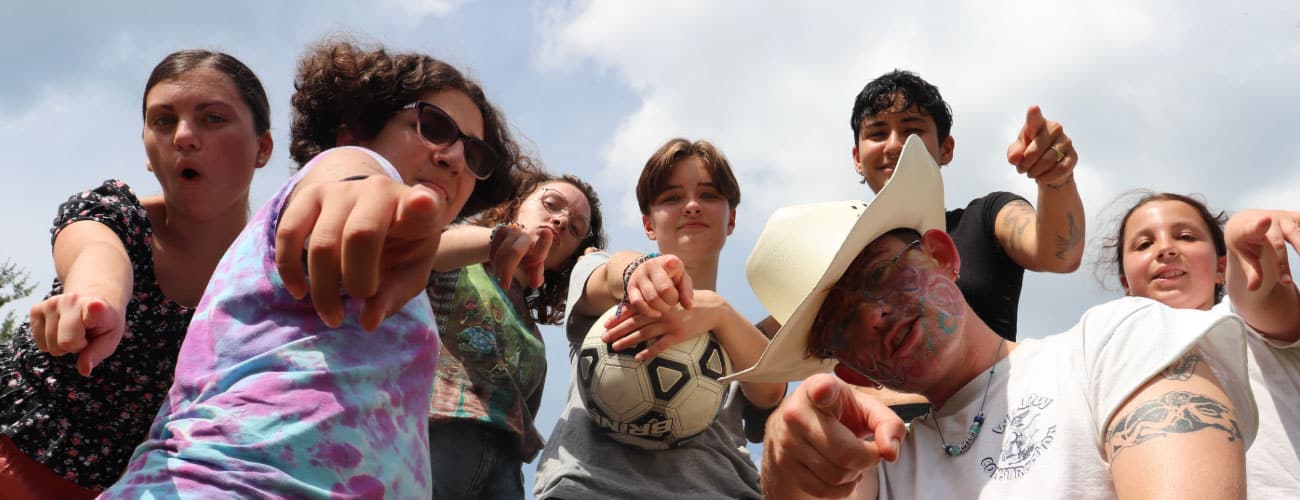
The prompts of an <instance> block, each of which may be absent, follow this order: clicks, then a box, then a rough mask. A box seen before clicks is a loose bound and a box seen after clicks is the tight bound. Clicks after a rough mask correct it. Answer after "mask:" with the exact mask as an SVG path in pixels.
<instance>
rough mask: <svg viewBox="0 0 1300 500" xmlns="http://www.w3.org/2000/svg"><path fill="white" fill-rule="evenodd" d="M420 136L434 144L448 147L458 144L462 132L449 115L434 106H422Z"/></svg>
mask: <svg viewBox="0 0 1300 500" xmlns="http://www.w3.org/2000/svg"><path fill="white" fill-rule="evenodd" d="M420 134H421V135H423V136H424V138H425V139H427V140H428V141H429V142H431V143H433V144H437V145H439V146H446V145H448V144H451V143H453V142H456V136H458V135H460V130H459V129H457V127H456V122H455V121H452V119H451V117H450V116H447V113H443V112H442V110H440V109H438V108H435V107H433V106H420Z"/></svg>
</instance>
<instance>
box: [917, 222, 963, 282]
mask: <svg viewBox="0 0 1300 500" xmlns="http://www.w3.org/2000/svg"><path fill="white" fill-rule="evenodd" d="M921 247H922V248H924V249H925V253H926V254H927V255H929V256H930V258H932V259H934V260H935V262H938V263H939V266H940V267H943V268H944V269H947V270H948V271H949V272H951V273H953V275H954V276H956V275H957V274H958V273H959V272H960V271H961V255H958V254H957V245H956V244H955V243H953V242H952V237H951V236H948V233H946V232H944V231H942V230H939V229H931V230H929V231H926V232H925V234H923V235H921ZM953 279H954V280H955V279H956V278H953Z"/></svg>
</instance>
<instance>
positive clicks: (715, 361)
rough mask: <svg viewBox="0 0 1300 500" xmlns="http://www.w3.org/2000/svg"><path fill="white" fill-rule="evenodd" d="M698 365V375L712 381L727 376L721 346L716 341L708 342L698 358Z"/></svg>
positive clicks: (725, 362)
mask: <svg viewBox="0 0 1300 500" xmlns="http://www.w3.org/2000/svg"><path fill="white" fill-rule="evenodd" d="M699 364H700V374H701V375H704V376H705V377H709V378H711V379H713V380H718V379H721V378H722V377H724V376H726V374H727V373H726V372H727V361H726V359H725V358H724V357H723V354H722V346H721V345H719V344H718V342H717V341H713V340H710V341H709V345H708V346H706V347H705V348H704V354H703V355H701V356H700V359H699Z"/></svg>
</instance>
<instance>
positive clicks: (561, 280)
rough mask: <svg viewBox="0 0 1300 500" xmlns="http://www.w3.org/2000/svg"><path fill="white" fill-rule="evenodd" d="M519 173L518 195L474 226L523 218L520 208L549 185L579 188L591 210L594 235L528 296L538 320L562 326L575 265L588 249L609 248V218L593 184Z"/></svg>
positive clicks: (485, 213) (532, 172)
mask: <svg viewBox="0 0 1300 500" xmlns="http://www.w3.org/2000/svg"><path fill="white" fill-rule="evenodd" d="M515 173H516V177H517V179H518V185H517V187H516V188H515V192H514V195H513V196H511V197H510V199H509V200H507V201H506V202H505V203H501V204H499V205H497V206H495V207H492V208H489V209H487V210H484V211H483V212H481V213H479V214H478V215H476V216H474V217H472V218H470V219H469V221H468V222H469V223H470V224H474V225H477V226H483V227H492V226H495V225H497V224H501V223H506V222H510V221H513V220H515V219H516V218H517V217H518V215H519V206H520V205H521V204H522V203H523V201H524V200H525V199H527V198H528V196H529V195H531V194H533V192H534V191H537V190H538V189H540V188H542V187H543V186H545V185H547V184H552V183H556V182H563V183H567V184H570V185H572V186H573V187H575V188H578V190H579V191H582V194H583V196H586V197H587V205H588V206H590V207H591V221H590V223H591V234H590V235H589V236H587V237H586V238H584V239H583V240H582V241H580V242H578V247H577V248H576V249H575V250H574V251H573V255H570V256H569V258H568V259H567V260H565V261H564V264H563V265H561V266H560V269H547V270H546V271H545V272H544V273H543V274H544V276H545V282H544V283H543V284H542V287H541V288H536V289H531V290H529V291H528V292H527V294H526V296H525V299H526V301H527V302H528V309H529V313H530V314H532V316H533V320H534V321H536V322H538V323H542V324H547V325H558V324H560V323H562V322H563V320H564V306H565V299H566V298H567V297H568V295H569V276H570V274H571V273H572V272H573V265H574V264H577V262H578V257H580V256H582V253H583V252H584V251H585V250H586V249H587V248H591V247H594V248H600V249H604V248H605V244H606V241H605V219H604V217H603V216H602V215H601V213H600V196H597V195H596V190H595V189H593V188H592V187H591V185H590V184H587V183H586V182H585V181H583V180H582V179H579V178H578V177H575V176H573V175H569V174H565V175H561V176H559V177H556V176H553V175H551V174H548V173H546V172H544V171H541V170H539V169H536V168H523V169H519V170H516V171H515Z"/></svg>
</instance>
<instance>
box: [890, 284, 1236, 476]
mask: <svg viewBox="0 0 1300 500" xmlns="http://www.w3.org/2000/svg"><path fill="white" fill-rule="evenodd" d="M1244 330H1245V326H1244V324H1243V323H1242V322H1241V320H1240V318H1238V317H1237V316H1235V315H1232V314H1230V313H1228V312H1225V311H1197V310H1178V309H1172V308H1169V307H1166V306H1164V305H1162V304H1160V303H1158V302H1155V301H1152V300H1148V299H1142V298H1125V299H1120V300H1116V301H1113V302H1110V303H1107V304H1103V305H1100V306H1097V307H1094V308H1092V309H1090V310H1088V312H1086V313H1085V314H1084V315H1083V318H1082V319H1081V320H1080V321H1079V323H1078V324H1076V325H1075V326H1074V327H1072V328H1070V330H1068V331H1066V332H1065V333H1061V334H1058V335H1054V336H1050V337H1046V338H1042V339H1028V340H1025V341H1023V342H1021V343H1020V344H1019V345H1018V347H1017V348H1016V349H1015V350H1014V351H1012V352H1011V354H1010V355H1009V356H1007V357H1006V358H1003V359H1002V360H1001V361H999V362H998V364H997V369H996V371H995V375H994V376H993V377H992V380H991V382H990V377H989V376H988V375H987V372H986V373H985V374H982V375H981V376H978V377H976V378H975V379H973V380H971V381H970V382H969V383H968V384H966V386H964V387H963V388H962V389H960V390H959V391H958V392H957V393H956V394H955V395H954V396H953V397H952V398H950V399H949V400H948V401H947V402H945V403H944V406H943V408H942V409H940V410H938V412H937V413H936V414H934V415H929V416H926V417H923V418H921V419H918V420H916V421H913V423H912V425H911V428H910V433H909V434H908V436H907V439H905V440H904V442H903V446H902V450H901V453H900V454H899V460H898V461H897V462H895V463H887V462H884V463H882V466H881V467H880V469H879V478H880V487H881V488H880V498H882V499H889V498H899V499H912V498H917V499H927V498H989V499H994V498H1084V499H1086V498H1114V497H1115V488H1114V483H1113V482H1112V481H1111V476H1110V467H1109V464H1108V463H1107V462H1106V458H1105V453H1104V451H1103V448H1102V437H1103V436H1104V435H1105V427H1106V425H1107V423H1109V421H1110V419H1111V417H1112V415H1113V414H1114V413H1115V412H1116V411H1117V410H1118V409H1119V408H1120V406H1121V405H1122V404H1123V403H1124V401H1125V400H1126V399H1127V398H1128V397H1129V395H1130V394H1132V393H1133V392H1134V391H1135V390H1137V389H1138V388H1140V387H1141V386H1142V385H1143V384H1144V383H1145V382H1146V381H1148V380H1149V379H1151V378H1152V377H1153V376H1156V375H1157V374H1158V373H1159V372H1160V371H1161V370H1162V369H1164V368H1165V367H1166V366H1168V365H1169V364H1171V363H1173V362H1174V361H1175V360H1176V359H1178V357H1180V356H1181V355H1183V354H1184V353H1186V352H1187V351H1188V350H1190V349H1192V348H1193V347H1199V348H1200V349H1201V351H1202V357H1203V359H1204V360H1205V362H1206V364H1207V365H1208V366H1209V367H1210V369H1211V370H1213V372H1214V374H1215V376H1216V377H1217V378H1218V380H1219V381H1220V383H1221V385H1222V386H1223V389H1224V391H1225V392H1226V393H1227V394H1228V396H1229V398H1230V399H1231V400H1232V403H1233V406H1234V407H1235V408H1236V412H1237V422H1238V424H1239V426H1240V430H1241V433H1242V435H1243V437H1244V440H1245V444H1246V445H1247V446H1249V444H1250V443H1251V441H1252V440H1253V439H1254V438H1255V432H1256V422H1257V417H1256V413H1255V402H1254V400H1253V397H1252V395H1251V393H1250V388H1249V383H1248V381H1247V375H1246V359H1245V357H1246V356H1245V354H1246V352H1245V345H1244V341H1243V338H1244V336H1243V333H1244ZM985 384H991V385H990V386H989V394H988V403H987V405H986V407H985V412H984V413H985V417H986V420H985V422H984V426H983V430H982V432H981V433H980V435H979V436H978V438H976V439H975V441H974V443H973V445H972V446H971V449H970V450H969V451H967V452H966V453H965V454H964V455H961V456H957V457H951V456H948V455H947V454H945V453H944V452H943V443H942V442H941V440H940V437H939V433H938V432H937V431H936V427H935V426H936V425H939V426H942V428H943V435H944V437H946V438H947V440H948V443H949V444H957V443H961V442H962V441H964V440H965V439H966V436H967V432H968V429H969V427H970V425H971V421H972V420H973V418H974V416H975V415H976V414H977V413H978V412H979V407H980V400H981V397H982V396H983V394H984V390H985ZM1225 436H1226V434H1225Z"/></svg>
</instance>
